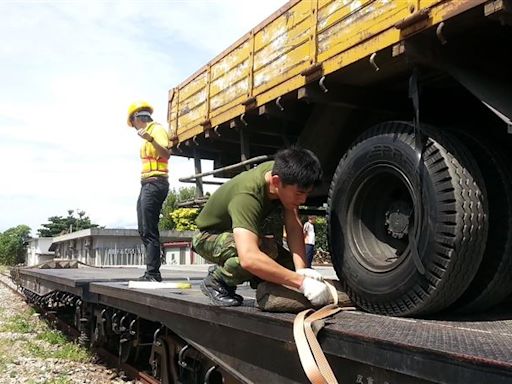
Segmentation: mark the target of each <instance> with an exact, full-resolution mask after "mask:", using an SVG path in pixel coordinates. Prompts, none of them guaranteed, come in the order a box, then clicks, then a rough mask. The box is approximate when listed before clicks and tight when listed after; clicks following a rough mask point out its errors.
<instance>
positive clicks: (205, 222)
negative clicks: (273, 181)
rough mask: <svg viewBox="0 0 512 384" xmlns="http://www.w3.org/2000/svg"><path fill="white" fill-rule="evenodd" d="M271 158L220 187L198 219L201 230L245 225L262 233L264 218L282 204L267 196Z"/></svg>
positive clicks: (219, 229)
mask: <svg viewBox="0 0 512 384" xmlns="http://www.w3.org/2000/svg"><path fill="white" fill-rule="evenodd" d="M273 166H274V162H273V161H267V162H265V163H262V164H260V165H258V166H257V167H255V168H253V169H250V170H248V171H245V172H242V173H240V174H239V175H237V176H235V177H234V178H232V179H231V180H229V181H227V182H226V183H224V184H223V185H222V186H221V187H220V188H219V189H217V190H216V191H215V192H214V193H213V195H212V196H210V198H209V199H208V202H207V203H206V205H205V206H204V208H203V210H202V211H201V213H200V214H199V216H198V217H197V219H196V224H197V227H198V228H199V230H201V231H209V232H225V231H231V230H232V229H233V228H245V229H248V230H249V231H251V232H253V233H255V234H257V235H261V234H262V225H263V221H264V219H265V218H266V217H267V216H268V215H269V214H270V213H272V211H274V210H275V209H277V208H278V207H279V206H280V203H279V200H270V199H269V198H268V196H267V183H266V182H265V174H266V173H267V172H268V171H271V170H272V167H273Z"/></svg>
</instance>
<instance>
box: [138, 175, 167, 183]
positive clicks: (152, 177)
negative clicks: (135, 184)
mask: <svg viewBox="0 0 512 384" xmlns="http://www.w3.org/2000/svg"><path fill="white" fill-rule="evenodd" d="M152 181H165V182H167V183H168V182H169V179H168V178H167V177H166V176H151V177H146V178H145V179H142V180H141V183H142V184H146V183H150V182H152Z"/></svg>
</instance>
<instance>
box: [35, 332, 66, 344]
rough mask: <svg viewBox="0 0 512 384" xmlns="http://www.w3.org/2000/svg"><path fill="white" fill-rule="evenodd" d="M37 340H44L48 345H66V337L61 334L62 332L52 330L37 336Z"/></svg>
mask: <svg viewBox="0 0 512 384" xmlns="http://www.w3.org/2000/svg"><path fill="white" fill-rule="evenodd" d="M37 339H38V340H44V341H46V342H47V343H49V344H52V345H63V344H66V342H67V339H66V336H64V335H63V334H62V332H59V331H56V330H53V329H47V330H45V331H43V332H42V333H40V334H39V335H37Z"/></svg>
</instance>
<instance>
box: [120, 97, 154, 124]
mask: <svg viewBox="0 0 512 384" xmlns="http://www.w3.org/2000/svg"><path fill="white" fill-rule="evenodd" d="M139 111H148V112H149V113H151V114H152V113H153V107H152V106H151V105H150V104H149V103H148V102H147V101H144V100H137V101H135V102H133V103H131V104H130V106H129V107H128V119H127V121H126V122H127V123H128V126H129V127H132V126H133V125H132V122H131V119H132V116H133V114H134V113H136V112H139Z"/></svg>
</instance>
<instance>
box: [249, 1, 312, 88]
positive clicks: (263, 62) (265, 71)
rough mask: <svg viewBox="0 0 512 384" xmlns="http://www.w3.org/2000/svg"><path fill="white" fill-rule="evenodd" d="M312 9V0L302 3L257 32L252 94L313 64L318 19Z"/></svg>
mask: <svg viewBox="0 0 512 384" xmlns="http://www.w3.org/2000/svg"><path fill="white" fill-rule="evenodd" d="M311 10H312V8H311V2H309V1H302V2H299V3H297V4H296V5H295V6H293V7H292V8H290V9H289V10H288V11H287V12H285V13H283V14H282V15H281V16H280V17H278V18H277V19H275V20H274V21H273V22H271V23H270V24H268V25H267V26H265V27H264V28H262V29H261V30H259V31H258V32H257V33H256V34H255V37H254V39H255V40H254V41H255V44H254V80H253V81H254V84H253V86H254V91H253V95H257V94H258V93H260V92H262V91H263V90H264V89H268V88H269V87H271V86H272V85H275V84H279V83H281V82H283V81H285V80H286V79H288V78H290V77H291V76H293V75H295V74H296V73H298V72H300V71H301V70H303V69H305V68H306V67H307V66H308V65H310V60H311V59H312V57H311V52H310V44H312V43H313V42H312V40H311V38H310V37H311V36H312V35H313V30H314V28H315V23H314V22H313V21H316V18H315V19H314V18H313V17H312V16H313V15H312V12H311Z"/></svg>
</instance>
